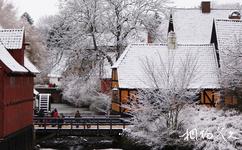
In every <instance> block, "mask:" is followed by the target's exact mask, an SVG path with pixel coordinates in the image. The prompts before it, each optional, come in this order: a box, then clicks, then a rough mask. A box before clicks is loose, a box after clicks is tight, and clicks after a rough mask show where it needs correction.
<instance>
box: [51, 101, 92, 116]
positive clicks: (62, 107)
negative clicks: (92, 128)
mask: <svg viewBox="0 0 242 150" xmlns="http://www.w3.org/2000/svg"><path fill="white" fill-rule="evenodd" d="M55 108H56V109H57V110H58V112H59V113H63V114H70V115H74V114H75V112H76V111H77V110H79V112H80V114H81V115H90V114H91V115H93V114H94V113H93V112H92V111H89V109H88V108H76V107H73V106H70V105H67V104H51V111H52V110H54V109H55Z"/></svg>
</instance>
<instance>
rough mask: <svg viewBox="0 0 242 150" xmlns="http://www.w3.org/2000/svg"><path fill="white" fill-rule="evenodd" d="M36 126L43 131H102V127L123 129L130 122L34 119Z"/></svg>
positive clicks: (91, 118)
mask: <svg viewBox="0 0 242 150" xmlns="http://www.w3.org/2000/svg"><path fill="white" fill-rule="evenodd" d="M33 120H34V125H37V126H39V127H41V128H42V129H47V128H48V129H53V128H54V129H61V128H64V127H65V129H78V128H79V129H80V128H81V129H91V128H95V129H100V127H102V126H106V127H108V128H109V129H113V127H114V126H122V128H123V129H125V128H126V126H127V125H130V122H129V121H127V120H123V119H120V118H106V117H96V116H92V117H80V118H74V117H65V118H53V117H34V119H33Z"/></svg>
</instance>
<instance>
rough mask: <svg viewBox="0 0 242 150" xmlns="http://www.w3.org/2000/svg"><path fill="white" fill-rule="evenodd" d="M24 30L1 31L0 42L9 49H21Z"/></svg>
mask: <svg viewBox="0 0 242 150" xmlns="http://www.w3.org/2000/svg"><path fill="white" fill-rule="evenodd" d="M23 38H24V29H0V41H1V42H2V44H3V45H4V46H5V47H6V48H7V49H21V48H22V46H23Z"/></svg>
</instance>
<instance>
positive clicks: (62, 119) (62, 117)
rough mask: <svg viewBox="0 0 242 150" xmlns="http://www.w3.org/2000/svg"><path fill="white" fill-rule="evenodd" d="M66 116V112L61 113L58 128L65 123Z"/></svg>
mask: <svg viewBox="0 0 242 150" xmlns="http://www.w3.org/2000/svg"><path fill="white" fill-rule="evenodd" d="M64 119H65V116H64V114H62V113H61V114H60V116H59V119H58V128H61V127H62V125H63V123H64Z"/></svg>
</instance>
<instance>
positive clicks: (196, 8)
mask: <svg viewBox="0 0 242 150" xmlns="http://www.w3.org/2000/svg"><path fill="white" fill-rule="evenodd" d="M169 9H174V10H175V9H177V10H201V8H200V7H199V8H179V7H173V8H172V7H170V8H169ZM211 10H239V9H238V8H211Z"/></svg>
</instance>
